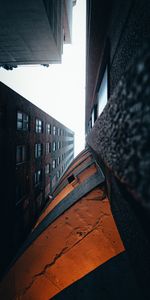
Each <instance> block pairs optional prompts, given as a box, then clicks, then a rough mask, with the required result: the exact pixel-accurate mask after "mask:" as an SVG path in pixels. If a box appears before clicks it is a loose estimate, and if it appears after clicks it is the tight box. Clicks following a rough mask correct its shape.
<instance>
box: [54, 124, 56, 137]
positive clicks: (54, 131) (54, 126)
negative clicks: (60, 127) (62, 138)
mask: <svg viewBox="0 0 150 300" xmlns="http://www.w3.org/2000/svg"><path fill="white" fill-rule="evenodd" d="M53 135H56V126H55V125H54V126H53Z"/></svg>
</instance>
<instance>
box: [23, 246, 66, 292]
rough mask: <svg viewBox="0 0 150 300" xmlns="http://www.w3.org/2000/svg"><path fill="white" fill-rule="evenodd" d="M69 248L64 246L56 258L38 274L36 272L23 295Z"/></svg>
mask: <svg viewBox="0 0 150 300" xmlns="http://www.w3.org/2000/svg"><path fill="white" fill-rule="evenodd" d="M66 249H67V247H64V248H63V249H62V250H61V251H60V253H58V254H56V255H55V257H54V259H53V260H52V261H51V262H50V263H49V264H46V265H45V267H44V268H43V270H42V271H41V272H39V273H37V274H35V275H34V276H33V277H32V281H31V282H30V283H29V284H28V286H27V287H26V288H25V289H24V290H23V292H22V295H25V294H26V292H27V291H28V290H29V289H30V288H31V286H32V285H33V283H34V282H35V280H36V279H37V278H38V277H40V276H45V273H46V271H47V269H49V268H50V267H51V266H52V265H54V264H55V263H56V261H57V260H58V259H59V258H60V257H61V256H62V255H63V254H64V253H65V250H66ZM57 288H58V287H57Z"/></svg>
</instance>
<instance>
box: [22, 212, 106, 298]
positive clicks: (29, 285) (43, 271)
mask: <svg viewBox="0 0 150 300" xmlns="http://www.w3.org/2000/svg"><path fill="white" fill-rule="evenodd" d="M108 216H109V214H107V213H103V215H101V216H100V217H99V218H98V219H97V221H96V222H95V223H94V225H93V226H92V228H91V230H89V231H88V232H87V233H83V234H84V235H83V236H82V237H81V238H80V239H79V240H78V241H77V242H76V243H74V244H73V245H72V246H71V247H70V248H68V246H65V247H64V248H63V249H62V250H61V251H60V253H58V254H56V255H55V257H54V259H53V260H52V261H51V262H50V263H49V264H46V265H45V266H44V268H43V270H42V271H41V272H39V273H37V274H35V275H34V276H33V277H32V280H31V282H30V283H29V284H28V286H27V287H25V288H24V290H23V291H22V293H21V295H20V296H23V295H25V294H26V293H27V291H28V290H29V289H30V288H31V287H32V285H33V284H34V282H35V281H36V280H37V278H38V277H40V276H45V277H46V278H47V276H46V271H47V270H48V269H49V268H50V267H51V266H53V265H54V264H55V263H56V261H57V260H58V259H59V258H60V257H61V256H62V255H64V254H66V253H67V252H68V251H70V250H71V249H72V248H73V247H75V246H76V245H78V244H79V243H80V242H81V241H82V240H83V239H84V238H86V237H87V236H88V235H89V234H90V233H91V232H92V231H94V230H96V229H97V228H98V227H102V225H101V224H99V223H100V221H101V220H102V219H103V218H104V217H108ZM67 242H68V241H66V245H67ZM49 281H50V279H49ZM51 282H52V283H53V281H51ZM53 284H54V285H55V286H56V287H57V288H58V289H59V287H58V286H57V285H56V283H53ZM59 290H60V289H59Z"/></svg>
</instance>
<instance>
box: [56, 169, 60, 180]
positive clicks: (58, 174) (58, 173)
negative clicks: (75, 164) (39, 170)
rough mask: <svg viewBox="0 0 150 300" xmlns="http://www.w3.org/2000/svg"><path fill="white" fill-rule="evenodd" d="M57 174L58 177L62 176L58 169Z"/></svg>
mask: <svg viewBox="0 0 150 300" xmlns="http://www.w3.org/2000/svg"><path fill="white" fill-rule="evenodd" d="M56 176H57V179H59V177H60V171H57V173H56Z"/></svg>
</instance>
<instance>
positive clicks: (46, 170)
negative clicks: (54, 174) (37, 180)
mask: <svg viewBox="0 0 150 300" xmlns="http://www.w3.org/2000/svg"><path fill="white" fill-rule="evenodd" d="M49 173H50V164H47V165H46V166H45V174H49Z"/></svg>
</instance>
